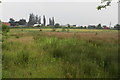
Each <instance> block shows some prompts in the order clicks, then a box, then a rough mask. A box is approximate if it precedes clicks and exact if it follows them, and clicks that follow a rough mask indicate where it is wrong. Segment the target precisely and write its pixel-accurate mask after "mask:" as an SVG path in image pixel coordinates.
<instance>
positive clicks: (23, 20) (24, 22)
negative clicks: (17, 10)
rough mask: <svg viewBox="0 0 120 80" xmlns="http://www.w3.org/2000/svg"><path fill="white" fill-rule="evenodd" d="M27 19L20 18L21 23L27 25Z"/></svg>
mask: <svg viewBox="0 0 120 80" xmlns="http://www.w3.org/2000/svg"><path fill="white" fill-rule="evenodd" d="M26 23H27V22H26V20H25V19H20V20H19V25H26Z"/></svg>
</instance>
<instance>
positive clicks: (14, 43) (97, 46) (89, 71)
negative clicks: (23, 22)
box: [3, 32, 118, 78]
mask: <svg viewBox="0 0 120 80" xmlns="http://www.w3.org/2000/svg"><path fill="white" fill-rule="evenodd" d="M13 33H14V32H10V33H9V37H7V38H4V42H3V78H108V77H109V78H111V77H117V76H118V74H117V72H118V68H117V65H118V63H117V61H118V45H117V43H116V41H115V40H114V39H113V40H112V41H111V42H106V41H104V40H95V39H93V40H89V39H78V38H77V37H74V38H64V36H61V37H63V38H60V37H55V36H48V35H46V34H45V33H44V32H22V34H21V33H14V35H13ZM60 34H62V33H60ZM68 34H69V33H68ZM98 35H99V34H98ZM4 37H5V36H4ZM25 37H27V38H25ZM28 37H32V38H30V39H29V38H28ZM10 39H12V40H10ZM22 39H23V40H22ZM24 39H25V40H24ZM26 39H27V40H26Z"/></svg>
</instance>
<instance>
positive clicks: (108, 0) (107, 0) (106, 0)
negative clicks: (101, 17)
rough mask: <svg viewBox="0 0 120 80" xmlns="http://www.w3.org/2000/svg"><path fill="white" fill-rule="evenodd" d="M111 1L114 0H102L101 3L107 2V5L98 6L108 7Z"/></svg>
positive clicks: (99, 7)
mask: <svg viewBox="0 0 120 80" xmlns="http://www.w3.org/2000/svg"><path fill="white" fill-rule="evenodd" d="M111 1H112V0H101V3H106V4H105V5H99V6H98V7H97V9H98V10H101V9H102V8H106V7H107V6H111V5H110V4H111Z"/></svg>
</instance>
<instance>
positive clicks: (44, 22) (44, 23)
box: [43, 15, 46, 26]
mask: <svg viewBox="0 0 120 80" xmlns="http://www.w3.org/2000/svg"><path fill="white" fill-rule="evenodd" d="M45 25H46V18H45V15H44V16H43V26H45Z"/></svg>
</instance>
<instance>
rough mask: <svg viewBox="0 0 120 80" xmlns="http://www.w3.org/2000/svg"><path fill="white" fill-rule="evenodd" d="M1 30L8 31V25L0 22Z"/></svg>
mask: <svg viewBox="0 0 120 80" xmlns="http://www.w3.org/2000/svg"><path fill="white" fill-rule="evenodd" d="M2 31H3V33H7V32H9V31H10V29H9V26H7V25H5V24H2Z"/></svg>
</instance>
